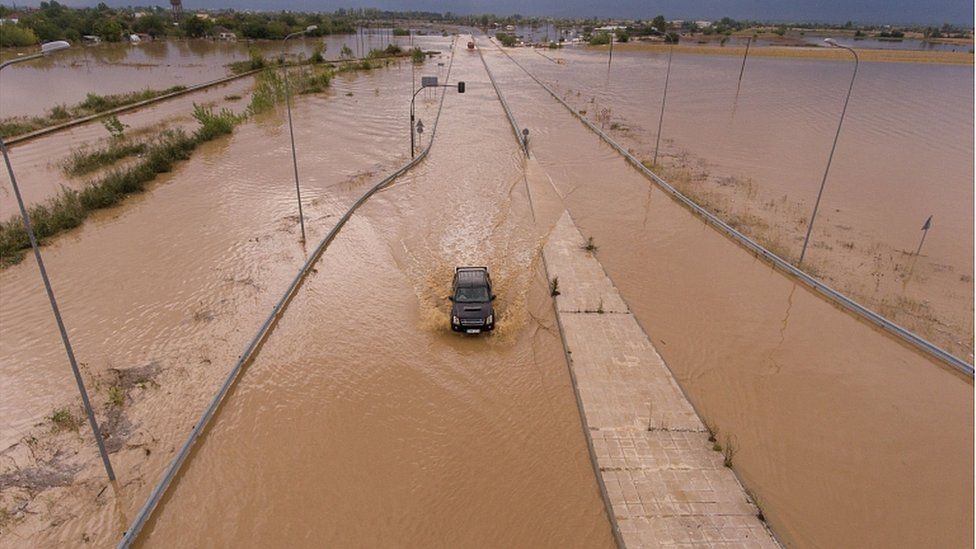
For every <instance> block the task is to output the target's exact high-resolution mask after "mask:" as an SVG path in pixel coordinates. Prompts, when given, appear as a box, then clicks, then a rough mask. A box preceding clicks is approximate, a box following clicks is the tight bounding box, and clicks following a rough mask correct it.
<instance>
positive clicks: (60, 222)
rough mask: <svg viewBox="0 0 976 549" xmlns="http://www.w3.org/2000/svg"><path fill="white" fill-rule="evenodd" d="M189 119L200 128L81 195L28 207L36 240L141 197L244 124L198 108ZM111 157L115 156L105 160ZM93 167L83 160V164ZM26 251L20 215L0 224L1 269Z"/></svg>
mask: <svg viewBox="0 0 976 549" xmlns="http://www.w3.org/2000/svg"><path fill="white" fill-rule="evenodd" d="M193 116H194V118H196V120H197V122H198V123H199V124H200V126H199V127H198V128H197V130H196V131H195V132H194V133H192V134H187V133H186V132H184V131H182V130H168V131H165V132H163V133H162V134H160V135H159V136H158V137H157V138H156V139H154V140H153V141H151V142H149V143H147V144H145V148H144V149H143V154H142V157H141V159H140V160H139V161H138V162H136V163H134V164H133V165H131V166H128V167H126V168H122V169H116V170H112V171H111V172H109V173H107V174H105V175H103V176H101V177H100V178H98V179H96V180H94V181H92V182H90V183H88V185H86V186H85V187H84V188H83V189H81V190H74V189H68V188H63V189H62V190H61V192H60V193H59V194H58V195H56V196H54V197H52V198H51V199H49V200H47V201H46V202H43V203H41V204H35V205H33V206H31V207H30V209H29V213H30V218H31V224H32V225H33V227H34V232H35V234H36V235H37V238H38V239H39V240H41V241H43V240H44V239H47V238H50V237H52V236H54V235H57V234H59V233H61V232H63V231H66V230H68V229H72V228H74V227H77V226H78V225H80V224H81V223H82V221H84V220H85V218H86V217H87V216H88V215H89V214H90V213H91V212H92V211H94V210H98V209H101V208H108V207H111V206H114V205H116V204H118V203H119V202H121V201H122V199H124V198H125V197H126V196H127V195H129V194H133V193H138V192H142V191H143V190H145V187H146V185H147V184H148V183H149V182H151V181H152V180H154V179H155V178H156V176H157V175H159V174H161V173H166V172H169V171H171V170H172V169H173V167H174V165H175V164H176V163H177V162H179V161H181V160H186V159H188V158H189V157H190V155H191V154H192V153H193V150H194V149H196V147H197V146H199V145H200V144H202V143H205V142H207V141H210V140H213V139H216V138H217V137H220V136H222V135H227V134H229V133H231V132H232V131H233V130H234V127H235V126H236V125H237V124H239V123H240V122H241V121H242V120H243V119H244V116H243V115H238V114H235V113H233V112H231V111H229V110H227V109H223V110H221V111H216V112H215V111H214V110H213V109H211V108H205V107H201V106H199V105H196V106H195V107H194V111H193ZM112 154H115V153H109V156H111V155H112ZM97 156H98V155H95V157H97ZM95 157H92V158H95ZM102 158H107V157H105V156H103V157H102ZM94 162H96V160H87V161H86V162H82V164H84V165H91V164H92V163H94ZM29 248H30V240H29V239H28V237H27V231H26V230H24V225H23V222H22V221H21V219H20V216H13V217H11V218H10V219H8V220H7V221H4V222H2V223H0V267H6V266H9V265H12V264H15V263H18V262H19V261H20V260H21V259H22V258H23V256H24V253H25V252H26V251H27V250H28V249H29Z"/></svg>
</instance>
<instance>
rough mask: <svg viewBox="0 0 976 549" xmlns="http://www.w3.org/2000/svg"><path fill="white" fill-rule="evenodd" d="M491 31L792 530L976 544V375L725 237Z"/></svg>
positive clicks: (593, 219)
mask: <svg viewBox="0 0 976 549" xmlns="http://www.w3.org/2000/svg"><path fill="white" fill-rule="evenodd" d="M481 44H482V46H483V47H484V48H485V50H484V51H485V53H486V55H487V56H488V62H489V64H490V66H491V68H492V70H493V72H494V73H495V76H496V78H498V79H499V81H500V82H502V86H503V91H504V93H505V95H506V99H507V100H508V102H509V103H510V105H511V106H512V108H513V110H514V112H515V116H516V117H517V118H518V120H519V122H520V124H521V125H523V126H524V127H528V128H530V130H531V135H532V141H531V143H532V145H531V147H532V150H533V154H534V156H535V157H536V158H537V159H538V161H539V163H540V164H541V165H542V167H543V168H544V169H545V170H546V172H547V173H548V175H549V177H550V178H551V180H552V182H553V184H554V185H555V188H556V189H557V191H558V192H559V193H560V195H561V196H562V197H563V200H564V203H565V205H566V206H567V208H568V209H569V211H570V213H571V214H572V215H573V218H574V219H575V221H576V223H577V225H578V226H579V227H580V230H581V232H582V233H583V235H584V236H586V237H590V236H592V237H593V241H594V244H595V245H596V246H598V251H597V252H596V255H597V258H598V259H599V260H600V261H601V262H602V264H603V266H604V267H605V268H606V270H607V273H608V274H609V276H610V277H611V278H612V279H613V281H614V283H615V285H616V286H617V288H618V289H619V290H620V292H621V294H622V296H623V297H624V299H625V300H626V301H627V303H628V304H629V306H630V308H631V309H632V311H633V312H634V314H635V315H636V316H637V318H638V319H639V320H640V322H641V323H642V325H643V327H644V328H645V330H646V331H647V333H648V334H649V335H650V337H651V339H652V340H653V342H654V344H655V346H656V347H657V349H658V350H659V351H660V353H661V355H662V356H663V358H664V359H665V361H666V362H667V364H668V366H669V367H670V369H671V370H672V372H673V373H674V375H675V377H676V378H677V380H678V382H679V384H680V385H681V387H682V388H683V389H684V391H685V392H686V393H687V394H688V396H689V398H690V399H691V401H692V403H693V404H694V405H695V407H696V408H697V410H698V411H699V413H700V414H701V416H702V417H703V419H704V420H705V421H706V422H707V423H708V424H709V425H710V426H711V427H713V428H714V429H716V430H717V431H718V439H719V441H720V442H721V443H722V444H723V445H731V446H733V447H734V448H735V454H734V458H733V466H734V468H735V470H736V472H737V473H738V474H739V476H740V477H741V478H742V480H743V482H744V484H745V485H746V487H747V488H748V489H750V490H751V491H752V493H753V494H755V495H756V496H757V497H758V501H759V503H760V507H761V508H762V510H763V513H764V515H765V517H766V518H767V519H768V520H769V522H770V524H771V526H772V528H773V531H774V532H775V533H776V534H777V536H778V537H779V538H780V539H781V540H782V541H784V542H785V543H787V544H788V545H791V546H798V547H841V546H883V547H917V546H928V545H938V546H946V547H967V546H971V545H972V543H973V416H972V408H973V385H972V380H971V379H968V378H965V377H963V376H961V375H960V374H958V373H957V372H956V371H955V370H953V369H951V368H950V367H948V366H947V365H944V364H941V363H939V362H936V361H934V360H932V359H930V358H929V357H928V356H925V355H922V354H920V353H919V352H917V351H916V350H914V349H913V348H911V347H908V346H907V345H904V344H902V343H901V342H899V341H897V340H895V339H893V338H891V337H889V336H888V335H886V334H885V333H883V332H881V331H879V330H877V329H875V328H873V327H872V326H870V325H868V324H867V323H865V322H863V321H861V320H858V319H857V318H855V317H853V316H851V315H849V314H847V313H845V312H844V311H841V310H839V309H837V308H836V307H834V306H832V305H831V304H829V303H828V302H826V301H824V300H823V299H820V298H819V297H817V296H816V295H814V294H813V293H811V292H810V291H809V290H808V289H806V288H805V287H803V286H800V285H798V284H796V283H795V282H794V281H793V280H791V279H790V278H788V277H786V276H784V275H783V274H781V273H780V272H778V271H774V270H773V269H771V268H770V267H769V266H768V264H766V263H765V262H763V261H761V260H759V259H756V258H754V257H753V256H752V255H750V254H749V253H747V252H745V251H744V250H743V249H742V248H740V247H738V246H737V245H735V244H734V243H732V242H731V241H730V240H728V239H727V238H725V237H723V236H721V235H719V234H718V233H717V232H716V231H714V230H713V229H712V228H710V227H708V226H707V225H705V224H704V223H703V222H702V221H701V220H699V219H698V218H696V217H694V216H693V215H692V214H691V213H690V212H688V211H687V210H686V209H684V208H683V207H681V206H679V205H678V204H677V203H676V202H675V201H674V200H672V199H671V198H669V196H668V195H666V194H665V193H664V192H663V191H661V190H659V189H657V188H656V187H655V186H654V185H653V184H652V183H651V182H650V181H648V180H647V179H645V178H644V177H643V176H641V175H639V173H638V172H637V171H636V170H634V169H632V168H630V167H629V166H628V165H627V164H626V163H625V161H624V160H623V158H621V157H620V156H619V155H618V154H617V153H616V152H614V151H613V150H612V149H611V148H610V147H609V146H607V145H605V144H604V143H602V142H601V141H600V139H599V138H598V137H597V136H596V135H594V134H593V133H592V132H590V131H589V130H587V129H586V128H585V127H584V126H583V125H582V124H581V123H580V122H579V121H577V120H575V119H574V118H573V116H572V115H571V114H570V113H569V112H567V111H566V110H565V109H564V107H562V106H561V105H559V104H558V103H557V102H556V101H555V100H554V99H552V97H551V96H549V95H548V93H547V92H546V91H544V90H543V89H542V88H541V87H540V86H538V85H537V84H536V83H535V82H533V81H532V80H531V79H530V78H529V77H528V76H527V75H526V74H525V73H524V72H522V71H521V70H520V69H519V68H518V67H517V66H515V65H514V64H513V63H512V62H511V61H509V60H508V59H507V58H506V57H504V56H503V55H502V54H501V53H499V52H498V51H497V50H495V49H494V47H493V46H490V45H488V44H487V42H485V41H481ZM517 55H520V56H534V57H536V58H538V59H539V60H540V62H542V63H549V61H546V60H544V59H542V58H541V57H539V56H538V55H536V54H535V53H532V52H530V51H529V52H525V53H524V54H521V53H520V54H517ZM521 59H522V57H520V60H521ZM615 62H616V60H615ZM604 74H605V69H604ZM669 98H670V95H669ZM702 100H703V101H707V100H708V96H707V95H706V96H705V97H704V98H703V99H702ZM784 108H786V107H785V106H784ZM798 108H799V107H798ZM737 117H738V114H737ZM969 253H970V254H971V247H970V250H969Z"/></svg>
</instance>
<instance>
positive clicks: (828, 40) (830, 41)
mask: <svg viewBox="0 0 976 549" xmlns="http://www.w3.org/2000/svg"><path fill="white" fill-rule="evenodd" d="M824 42H826V43H827V45H829V46H833V47H835V48H837V47H839V44H837V41H836V40H834V39H833V38H824Z"/></svg>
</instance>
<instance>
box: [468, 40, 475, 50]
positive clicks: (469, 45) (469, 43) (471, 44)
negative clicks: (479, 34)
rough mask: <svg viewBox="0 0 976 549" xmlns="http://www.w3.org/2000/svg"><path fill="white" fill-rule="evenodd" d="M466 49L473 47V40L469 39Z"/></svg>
mask: <svg viewBox="0 0 976 549" xmlns="http://www.w3.org/2000/svg"><path fill="white" fill-rule="evenodd" d="M468 49H469V50H473V49H474V40H471V41H469V42H468Z"/></svg>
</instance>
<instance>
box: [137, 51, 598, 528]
mask: <svg viewBox="0 0 976 549" xmlns="http://www.w3.org/2000/svg"><path fill="white" fill-rule="evenodd" d="M461 42H462V43H463V42H464V40H463V39H462V40H461ZM451 78H452V81H453V80H465V81H467V83H468V87H467V93H466V94H464V95H458V94H456V93H449V95H448V97H447V99H446V102H445V105H444V114H443V117H442V119H441V127H440V128H438V134H437V139H436V141H435V144H434V147H433V149H432V152H431V153H430V156H429V157H428V158H427V160H425V161H424V163H422V164H421V165H420V166H419V167H418V168H416V169H415V170H414V171H412V172H411V173H410V174H409V175H408V176H406V177H404V178H402V179H401V180H399V181H398V182H397V183H396V184H395V186H393V187H392V188H390V189H388V190H386V191H384V192H383V193H381V194H380V195H378V196H376V197H374V198H373V199H371V200H370V202H368V203H367V204H366V205H365V206H364V207H363V208H362V209H361V210H360V212H359V213H357V215H356V216H354V217H353V218H352V220H351V221H350V223H349V225H347V226H346V227H345V228H344V229H343V230H342V233H341V234H340V235H339V237H338V239H337V240H336V241H335V242H334V243H333V244H332V246H331V247H330V249H329V250H328V251H327V252H326V253H325V255H324V256H323V258H322V259H321V260H320V262H319V264H318V265H317V269H318V272H317V274H315V275H313V276H312V277H311V278H310V279H309V280H308V281H307V282H306V283H305V285H304V286H303V288H302V289H301V292H300V295H298V296H297V297H296V298H295V300H294V302H293V303H292V305H291V306H290V307H289V310H288V313H287V314H286V315H285V316H284V317H283V318H282V321H281V323H280V324H279V326H278V328H277V329H276V331H275V332H274V333H273V334H272V336H271V338H270V339H269V341H268V342H267V344H266V345H265V346H264V347H263V348H262V350H261V352H260V355H259V356H258V357H257V359H256V360H255V361H254V363H253V364H252V365H251V366H250V367H249V369H248V370H247V372H246V373H245V374H244V377H243V379H242V380H241V381H240V384H239V386H238V388H237V389H236V390H235V391H234V393H233V394H232V395H231V398H230V400H229V401H228V402H227V404H226V405H225V408H224V409H223V410H222V411H221V413H220V415H219V416H218V418H217V420H216V422H215V424H214V425H213V427H212V428H211V429H210V430H209V432H208V433H207V434H206V436H205V437H204V438H203V439H201V442H200V443H198V444H199V446H198V449H197V450H196V452H195V454H194V455H193V456H192V458H191V460H190V461H189V462H188V464H187V467H186V469H185V472H184V473H183V474H182V475H181V476H180V478H179V479H178V481H177V484H176V485H175V486H174V489H172V490H171V492H170V494H169V497H168V498H167V499H166V500H165V501H164V502H163V504H162V507H161V510H160V512H159V513H158V519H157V520H156V521H154V522H153V523H151V524H150V525H148V526H147V531H146V535H144V538H143V541H144V542H145V545H148V546H174V545H176V546H189V545H199V544H204V545H223V546H269V545H285V546H300V545H337V546H355V545H358V546H370V547H376V546H445V547H448V546H454V547H459V546H529V547H542V546H550V547H568V546H576V547H600V546H603V547H609V546H612V544H613V541H612V537H611V532H610V528H609V523H608V521H607V518H606V515H605V512H604V509H603V503H602V500H601V498H600V495H599V490H598V487H597V484H596V480H595V478H594V476H593V470H592V468H591V465H590V463H589V455H588V452H587V448H586V442H585V438H584V436H583V433H582V431H581V429H580V419H579V416H578V412H577V408H576V405H575V400H574V396H573V389H572V386H571V383H570V380H569V376H568V371H567V368H566V363H565V361H564V358H563V353H562V348H561V344H560V339H559V334H558V331H557V327H556V323H555V319H554V317H553V312H552V305H551V301H550V298H549V295H548V290H547V283H546V280H545V275H544V274H543V271H542V268H541V263H540V260H539V257H540V256H539V250H540V244H541V242H542V237H543V236H544V234H545V232H546V230H547V229H548V227H546V226H538V227H537V226H534V225H533V223H532V215H531V211H530V210H529V203H528V198H527V195H526V194H525V191H524V188H525V187H524V183H523V174H522V160H521V157H520V154H519V150H518V147H517V144H516V142H515V140H514V139H513V138H512V135H511V132H510V130H509V129H508V126H507V121H506V119H505V116H504V113H503V111H502V109H501V106H500V104H499V102H498V100H497V97H496V96H495V94H494V92H493V90H492V88H491V87H490V84H489V83H488V79H487V75H486V73H485V72H484V69H483V67H482V65H481V61H480V60H479V59H478V56H477V54H476V53H473V52H467V51H464V50H460V51H459V53H458V55H457V58H456V60H455V62H454V67H453V71H452V75H451ZM462 264H475V265H487V266H489V268H490V269H491V272H492V276H493V278H494V280H495V283H496V292H497V293H498V295H499V300H498V302H497V308H498V328H497V330H496V332H495V333H493V334H491V335H489V336H487V337H465V336H458V335H456V334H453V333H452V332H451V331H450V329H449V326H448V311H449V307H448V303H449V302H448V301H447V300H446V299H445V296H446V295H447V294H448V293H449V292H450V278H451V274H452V270H453V267H454V266H455V265H462Z"/></svg>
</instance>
